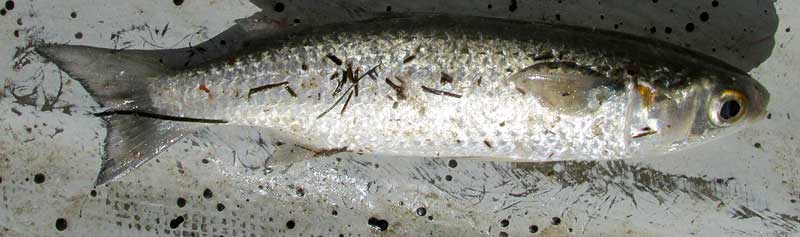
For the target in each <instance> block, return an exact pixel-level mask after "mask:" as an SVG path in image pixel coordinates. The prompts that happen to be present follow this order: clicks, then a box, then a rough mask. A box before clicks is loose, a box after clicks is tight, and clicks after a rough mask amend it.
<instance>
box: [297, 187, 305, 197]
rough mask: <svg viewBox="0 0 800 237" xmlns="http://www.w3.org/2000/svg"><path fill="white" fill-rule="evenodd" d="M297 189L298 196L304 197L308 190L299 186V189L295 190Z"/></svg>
mask: <svg viewBox="0 0 800 237" xmlns="http://www.w3.org/2000/svg"><path fill="white" fill-rule="evenodd" d="M295 191H297V196H301V197H302V196H305V195H306V190H304V189H303V188H297V190H295Z"/></svg>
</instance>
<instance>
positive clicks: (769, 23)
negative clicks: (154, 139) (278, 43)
mask: <svg viewBox="0 0 800 237" xmlns="http://www.w3.org/2000/svg"><path fill="white" fill-rule="evenodd" d="M255 5H257V6H258V7H260V8H261V9H264V11H262V12H257V11H258V8H256V6H253V5H251V4H250V3H246V2H219V1H212V2H195V1H180V0H175V1H172V2H170V1H166V2H161V3H135V2H133V3H130V2H121V3H118V4H111V3H102V4H101V3H98V2H95V1H76V2H58V3H52V4H51V3H44V2H28V1H6V2H4V3H3V4H2V5H0V6H2V7H3V9H2V10H0V13H1V14H0V15H2V16H0V28H1V29H2V30H3V31H4V32H6V33H5V34H3V36H2V37H0V40H2V41H3V42H8V43H7V44H3V45H4V46H2V48H3V50H5V52H6V53H4V54H3V55H6V56H5V57H3V58H2V59H0V62H2V65H3V66H4V67H6V68H7V69H6V70H3V71H2V77H1V78H0V79H2V80H0V85H2V88H3V90H2V91H0V129H2V133H3V134H4V135H2V136H0V150H2V151H3V152H0V195H1V196H2V197H0V198H2V199H0V235H10V236H16V235H54V234H57V233H64V234H70V235H81V234H99V235H134V236H138V235H192V234H201V233H202V234H213V235H226V236H228V235H245V236H250V235H251V234H252V235H256V236H261V235H265V236H270V235H308V234H312V235H324V236H338V235H345V236H349V235H354V236H358V235H377V234H387V235H407V234H411V233H414V234H432V235H458V234H467V235H476V234H482V235H490V236H518V235H526V234H530V233H535V234H539V235H545V236H549V235H595V236H603V235H607V236H618V235H621V234H628V235H635V236H650V235H656V236H662V235H664V236H672V235H675V234H678V235H690V234H695V235H702V236H709V235H727V236H732V235H740V236H749V235H755V234H766V235H780V234H796V233H797V232H798V228H800V217H798V213H800V205H798V204H797V200H798V199H800V176H798V174H797V172H796V170H798V169H800V164H798V161H797V159H796V157H797V156H798V154H800V150H798V148H797V147H798V141H797V140H795V138H794V134H796V133H797V132H798V131H796V129H797V128H798V127H800V126H798V125H797V124H795V123H796V122H795V120H792V119H791V114H793V113H796V112H795V111H796V108H798V105H797V104H796V102H795V100H794V99H793V98H792V97H791V96H792V95H793V94H794V93H793V91H796V90H797V89H800V88H798V87H800V84H798V83H797V82H796V81H795V80H794V78H796V75H797V74H798V73H799V72H800V71H798V69H796V67H794V66H793V65H797V62H796V56H795V55H796V54H797V52H798V51H800V46H798V45H797V44H796V43H794V42H793V37H794V35H793V33H792V31H791V30H790V29H791V27H792V24H793V23H796V22H798V21H799V20H800V19H798V18H796V17H794V15H793V12H797V10H800V6H799V5H797V4H795V3H793V2H788V1H779V2H776V3H773V2H771V1H684V2H673V1H664V0H661V1H655V0H654V1H641V2H637V3H630V2H628V1H603V2H585V3H573V2H569V1H552V2H548V3H540V2H536V3H534V2H530V1H489V2H478V1H453V2H438V1H437V2H433V1H427V2H424V1H380V2H375V1H325V2H319V1H310V0H309V1H291V2H288V1H287V2H278V1H258V2H255ZM584 9H596V10H593V11H592V12H591V13H590V14H587V12H586V11H585V10H584ZM387 12H388V13H391V14H409V13H413V12H427V13H430V12H436V13H449V14H470V15H480V16H492V17H503V18H511V19H520V20H529V21H543V22H551V23H558V24H569V25H580V26H587V27H595V28H599V29H605V30H615V31H621V32H627V33H631V34H636V35H641V36H647V37H653V38H656V39H661V40H665V41H668V42H671V43H673V44H678V45H681V46H684V47H687V48H690V49H693V50H696V51H699V52H703V53H705V54H709V55H711V56H713V57H716V58H719V59H722V60H724V61H727V62H729V63H731V64H733V65H735V66H737V67H739V68H741V69H743V70H745V71H751V75H753V77H755V78H757V79H759V80H760V81H761V82H762V83H764V84H765V86H766V87H767V88H769V90H770V92H771V93H772V95H773V98H774V99H773V102H772V103H771V107H770V109H769V111H770V112H771V113H774V116H773V115H769V117H768V118H769V119H768V120H764V121H762V123H759V124H757V125H755V126H754V127H752V128H749V129H747V130H745V131H743V132H741V133H739V134H736V135H734V136H732V137H728V138H726V139H723V140H720V141H716V142H712V143H710V144H707V145H704V146H703V147H700V148H697V149H693V150H690V151H686V152H681V153H678V154H673V155H670V156H667V157H659V158H658V159H646V160H626V161H596V162H557V163H538V164H524V163H514V164H510V163H501V162H497V163H494V162H481V161H472V160H449V159H419V158H398V157H368V156H361V155H357V154H350V153H336V154H332V155H331V156H324V157H317V158H315V159H312V160H305V161H302V162H294V163H292V162H289V163H286V164H279V165H275V166H272V167H264V168H263V169H259V170H253V169H249V168H248V166H246V165H244V164H262V163H264V162H265V159H271V157H275V156H282V157H294V156H304V155H306V156H308V155H313V154H309V151H305V150H303V149H296V150H294V151H292V152H290V154H272V152H273V151H274V147H276V146H279V145H277V144H280V143H281V142H280V141H277V140H272V139H271V138H269V137H268V136H266V135H264V137H265V138H264V139H266V141H263V142H258V143H256V142H253V141H258V139H261V135H262V134H260V133H259V132H258V131H252V130H251V129H248V128H233V129H224V130H221V129H219V128H209V129H206V130H202V131H200V132H197V133H195V134H193V135H192V136H189V137H187V138H184V139H183V140H181V141H179V142H178V144H176V145H174V146H173V147H171V148H169V149H168V151H167V152H166V153H164V154H162V155H160V156H158V157H156V159H153V160H152V161H150V162H149V163H147V164H145V165H144V166H143V167H142V168H140V169H138V170H136V171H134V172H133V173H131V174H130V175H128V176H126V177H125V178H123V179H122V180H119V181H117V182H113V183H110V184H108V185H103V186H99V187H93V186H92V184H93V183H94V178H95V177H96V175H97V172H98V170H99V162H100V154H102V152H101V150H102V142H103V139H104V137H105V133H106V130H105V128H104V125H103V124H102V123H101V121H100V120H99V119H97V118H95V117H94V116H91V115H89V114H88V112H87V111H91V110H92V108H94V107H96V106H97V105H96V104H95V103H94V102H93V101H92V100H91V98H90V97H89V96H88V94H87V93H86V92H85V90H84V89H83V88H82V87H81V86H80V84H79V83H76V81H73V80H72V79H70V78H69V77H68V76H67V75H65V74H63V73H61V72H60V71H59V70H57V69H56V68H55V67H54V66H53V65H52V64H46V63H44V62H42V61H43V60H42V58H40V57H38V56H37V55H35V54H33V53H32V51H31V47H32V46H33V45H34V44H36V43H41V42H48V43H68V44H80V45H91V46H97V47H107V48H115V49H128V50H131V49H174V50H172V51H171V52H170V53H168V54H165V55H156V54H153V55H152V60H153V61H154V62H163V63H165V64H167V65H169V66H171V67H173V68H181V67H185V66H191V65H197V64H200V63H203V62H206V61H210V60H218V59H219V60H227V57H226V55H228V54H230V53H233V52H236V51H238V50H242V49H243V48H252V47H259V45H260V44H262V43H263V41H262V40H263V38H264V37H268V36H269V35H270V34H274V33H275V32H280V31H282V30H291V29H294V28H302V27H311V26H313V25H318V24H326V23H333V22H341V21H350V20H356V19H366V18H369V17H373V16H376V15H380V14H387ZM95 13H101V14H95ZM211 15H213V16H215V17H213V18H209V17H207V16H211ZM779 16H780V17H781V19H780V23H779V21H778V17H779ZM239 18H244V19H242V20H236V19H239ZM730 22H737V24H730ZM778 29H780V30H778ZM776 31H777V32H776ZM331 60H333V59H331ZM340 60H341V59H340ZM412 60H413V59H412ZM759 65H760V66H759ZM442 80H445V78H444V76H443V78H442ZM232 154H240V155H238V156H235V155H232ZM241 154H245V155H241ZM287 159H288V160H291V159H290V158H287ZM176 164H178V165H176Z"/></svg>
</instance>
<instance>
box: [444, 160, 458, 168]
mask: <svg viewBox="0 0 800 237" xmlns="http://www.w3.org/2000/svg"><path fill="white" fill-rule="evenodd" d="M447 166H449V167H450V168H455V167H457V166H458V161H456V160H453V159H451V160H450V161H448V162H447Z"/></svg>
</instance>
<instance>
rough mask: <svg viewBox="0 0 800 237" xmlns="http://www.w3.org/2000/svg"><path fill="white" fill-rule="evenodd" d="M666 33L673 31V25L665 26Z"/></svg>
mask: <svg viewBox="0 0 800 237" xmlns="http://www.w3.org/2000/svg"><path fill="white" fill-rule="evenodd" d="M664 33H667V34H669V33H672V27H669V26H667V27H665V28H664Z"/></svg>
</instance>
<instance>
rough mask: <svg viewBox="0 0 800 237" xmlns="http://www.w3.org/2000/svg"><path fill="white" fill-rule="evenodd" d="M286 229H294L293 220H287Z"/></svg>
mask: <svg viewBox="0 0 800 237" xmlns="http://www.w3.org/2000/svg"><path fill="white" fill-rule="evenodd" d="M286 228H287V229H290V230H291V229H294V220H289V221H287V222H286Z"/></svg>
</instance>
